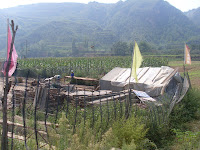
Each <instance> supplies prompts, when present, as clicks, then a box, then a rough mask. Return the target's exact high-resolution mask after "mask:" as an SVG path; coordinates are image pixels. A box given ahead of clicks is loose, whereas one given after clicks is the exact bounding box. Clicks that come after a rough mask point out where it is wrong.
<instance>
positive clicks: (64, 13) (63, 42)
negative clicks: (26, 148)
mask: <svg viewBox="0 0 200 150" xmlns="http://www.w3.org/2000/svg"><path fill="white" fill-rule="evenodd" d="M6 17H9V18H11V19H13V20H14V21H15V24H18V25H19V29H18V31H17V35H16V42H15V43H16V44H15V46H16V48H17V49H19V51H20V53H21V54H20V55H23V53H24V49H25V48H24V47H25V44H24V43H25V41H27V42H28V49H29V50H31V51H32V52H31V51H30V52H28V56H29V57H30V56H31V57H45V56H55V54H57V53H60V56H71V54H72V53H73V52H72V47H73V46H72V45H73V44H74V45H75V47H76V50H77V49H78V51H92V52H93V51H101V50H104V51H110V48H111V46H112V45H113V44H114V43H115V42H117V41H125V42H128V43H130V42H133V41H134V40H135V41H137V42H142V41H145V42H148V43H150V44H152V45H154V47H155V48H157V49H180V48H182V47H183V46H182V45H183V44H184V42H189V43H197V42H198V40H199V39H200V35H199V33H200V29H199V28H198V27H197V26H196V25H195V24H193V23H191V21H190V20H189V19H188V17H186V16H185V15H184V13H183V12H181V11H180V10H178V9H176V8H175V7H173V6H171V5H170V4H169V3H168V2H166V1H164V0H140V1H138V0H127V1H124V2H123V1H119V2H117V3H115V4H103V3H98V2H90V3H88V4H81V3H42V4H32V5H24V6H18V7H13V8H7V9H0V25H1V26H2V30H1V31H0V42H1V43H6V40H5V38H6ZM4 31H5V32H4ZM91 45H93V46H95V49H91V48H90V46H91ZM5 47H6V44H1V45H0V50H2V51H4V50H5ZM41 54H43V55H41Z"/></svg>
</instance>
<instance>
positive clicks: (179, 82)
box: [99, 66, 189, 101]
mask: <svg viewBox="0 0 200 150" xmlns="http://www.w3.org/2000/svg"><path fill="white" fill-rule="evenodd" d="M130 74H131V69H130V68H119V67H116V68H114V69H112V70H111V71H110V72H108V73H107V74H106V75H105V76H104V77H102V78H101V79H100V82H99V83H100V88H101V90H111V91H114V92H119V91H123V90H127V89H129V88H130V89H134V90H137V91H142V92H144V93H146V94H147V95H149V96H150V97H153V98H158V97H160V96H162V95H164V94H165V95H168V96H170V97H174V99H176V101H180V100H181V99H180V98H183V96H184V95H185V94H186V92H187V90H188V88H189V83H188V79H187V78H186V77H184V78H182V77H181V76H180V74H179V72H178V69H173V68H171V67H168V66H162V67H144V68H139V69H138V70H137V77H138V82H136V81H135V79H134V78H133V77H131V76H130Z"/></svg>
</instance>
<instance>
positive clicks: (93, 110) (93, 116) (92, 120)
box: [92, 91, 94, 127]
mask: <svg viewBox="0 0 200 150" xmlns="http://www.w3.org/2000/svg"><path fill="white" fill-rule="evenodd" d="M93 92H94V91H92V127H94V103H93V101H94V97H93V94H94V93H93Z"/></svg>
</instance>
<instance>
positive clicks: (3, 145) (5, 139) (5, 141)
mask: <svg viewBox="0 0 200 150" xmlns="http://www.w3.org/2000/svg"><path fill="white" fill-rule="evenodd" d="M11 27H12V33H13V35H12V42H11V47H10V53H9V59H8V60H7V61H8V62H7V66H6V83H5V88H4V96H3V98H2V106H3V129H2V130H3V131H2V139H1V150H8V136H7V134H8V126H7V98H8V92H9V90H10V87H9V82H8V71H9V68H10V64H11V56H12V52H13V45H14V41H15V34H16V31H17V29H18V26H16V29H15V25H14V21H13V20H11Z"/></svg>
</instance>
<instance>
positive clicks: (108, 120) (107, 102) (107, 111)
mask: <svg viewBox="0 0 200 150" xmlns="http://www.w3.org/2000/svg"><path fill="white" fill-rule="evenodd" d="M107 94H108V93H107V91H106V97H107V101H106V104H107V113H108V121H107V125H108V122H109V117H110V116H109V115H110V114H109V105H108V96H107Z"/></svg>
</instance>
